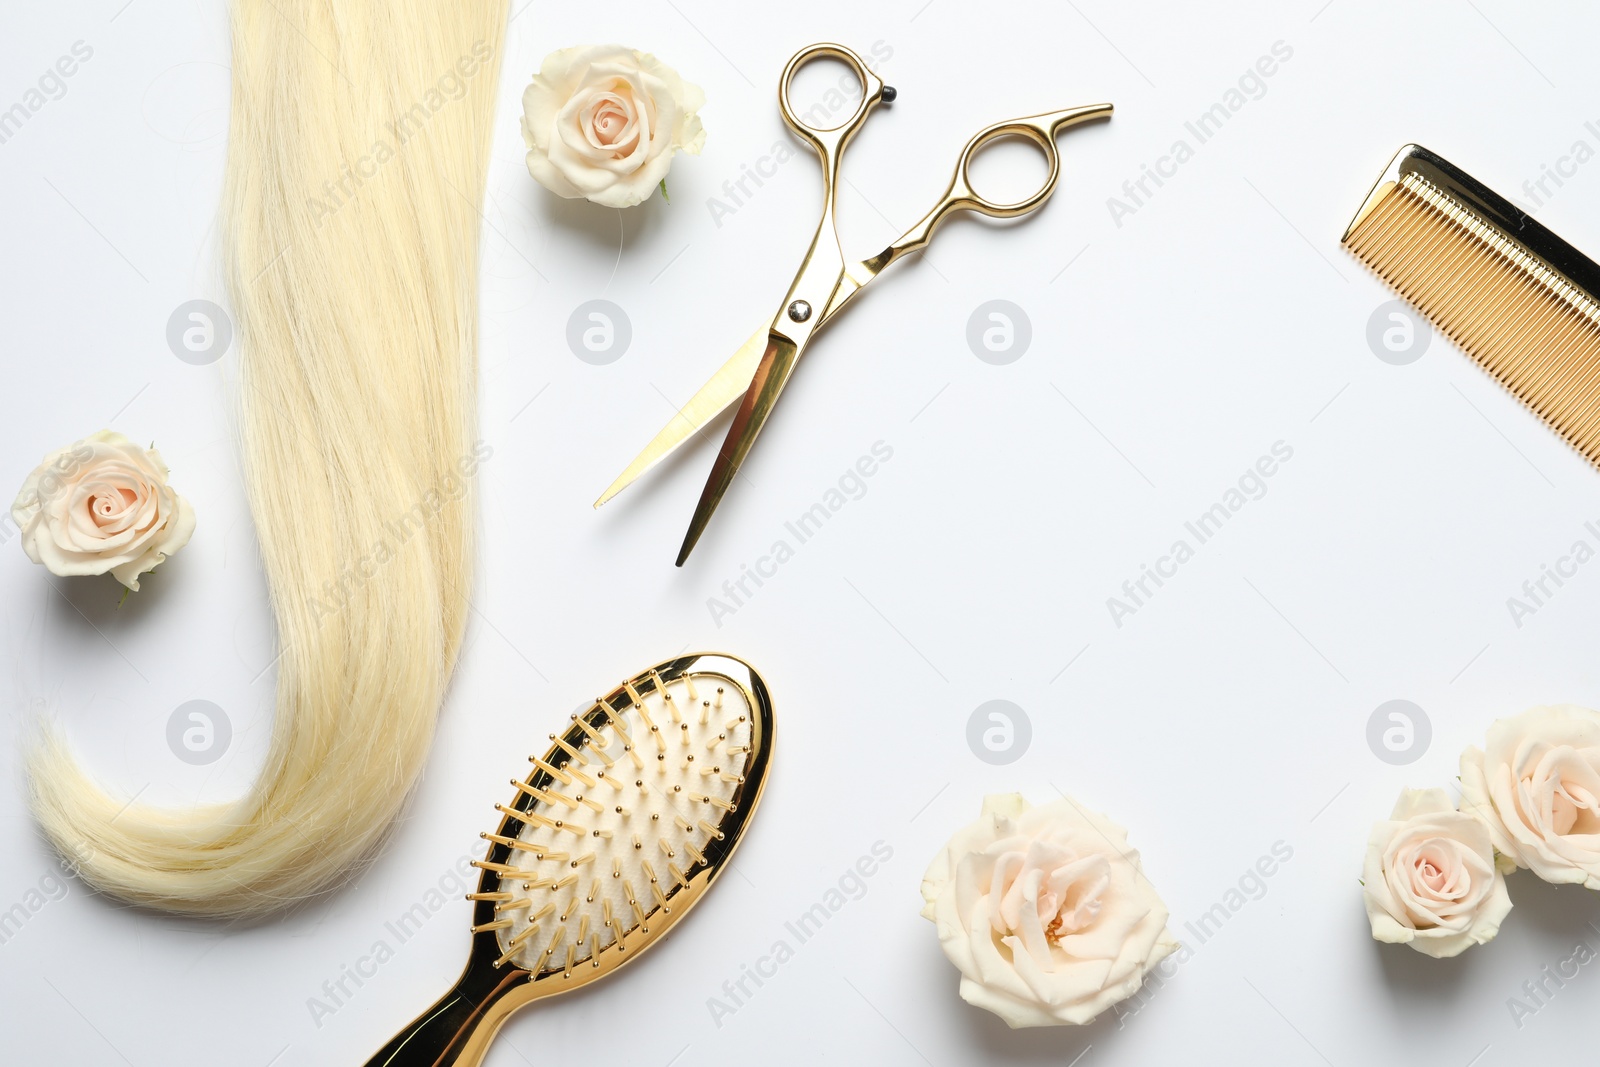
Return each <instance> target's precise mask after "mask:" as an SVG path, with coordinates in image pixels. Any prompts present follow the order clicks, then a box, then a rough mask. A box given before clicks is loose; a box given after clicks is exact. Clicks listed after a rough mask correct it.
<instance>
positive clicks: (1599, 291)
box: [1342, 144, 1600, 466]
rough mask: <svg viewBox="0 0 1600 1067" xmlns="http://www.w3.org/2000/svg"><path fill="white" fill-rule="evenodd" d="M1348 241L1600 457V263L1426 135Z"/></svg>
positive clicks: (1544, 415)
mask: <svg viewBox="0 0 1600 1067" xmlns="http://www.w3.org/2000/svg"><path fill="white" fill-rule="evenodd" d="M1342 243H1343V244H1344V246H1345V247H1346V248H1348V249H1350V251H1352V252H1354V253H1355V255H1356V256H1357V257H1358V258H1360V260H1361V261H1362V262H1363V263H1365V264H1366V265H1367V266H1368V267H1370V268H1372V269H1373V270H1374V271H1375V272H1376V273H1377V274H1378V276H1379V277H1381V278H1382V279H1383V280H1384V281H1386V282H1388V283H1389V284H1390V285H1392V286H1394V288H1395V289H1396V290H1397V291H1398V292H1399V293H1400V295H1401V296H1402V297H1404V298H1405V299H1406V300H1407V301H1408V302H1410V303H1411V304H1413V305H1415V306H1416V307H1417V308H1418V310H1420V311H1421V312H1422V313H1423V314H1424V315H1426V316H1427V317H1428V320H1429V321H1430V322H1432V323H1433V324H1434V326H1436V327H1437V328H1438V329H1439V330H1440V332H1442V333H1443V334H1445V335H1446V336H1447V337H1449V338H1450V339H1451V340H1452V341H1454V342H1455V343H1456V344H1458V345H1460V346H1461V347H1462V348H1463V349H1464V350H1466V352H1467V354H1468V355H1470V356H1471V357H1472V358H1473V359H1475V360H1477V362H1478V363H1479V365H1481V366H1482V367H1483V368H1484V369H1485V370H1487V371H1488V372H1489V373H1490V374H1492V375H1494V377H1495V378H1496V379H1497V380H1498V381H1499V382H1500V383H1501V384H1502V385H1504V386H1505V387H1506V388H1507V389H1509V390H1510V391H1511V392H1512V394H1514V395H1515V396H1516V397H1517V398H1518V399H1519V400H1521V401H1522V402H1523V403H1524V404H1526V405H1528V407H1530V408H1531V409H1533V411H1534V412H1535V413H1536V414H1537V415H1538V416H1539V417H1540V418H1541V419H1543V420H1544V421H1545V422H1546V423H1548V424H1549V425H1550V427H1551V428H1552V429H1554V430H1555V431H1556V432H1557V433H1558V434H1560V435H1561V436H1562V438H1563V439H1564V440H1566V442H1567V443H1568V444H1570V445H1572V447H1574V448H1576V449H1577V450H1578V451H1579V452H1581V453H1583V455H1584V456H1585V457H1587V458H1588V460H1589V462H1590V463H1593V464H1595V465H1596V466H1600V267H1597V266H1596V265H1595V263H1594V261H1593V260H1590V259H1589V258H1588V257H1586V256H1584V255H1583V254H1582V253H1581V252H1579V251H1578V250H1577V249H1575V248H1573V247H1572V246H1571V245H1569V244H1567V243H1566V242H1565V241H1563V240H1562V239H1561V238H1559V237H1557V236H1556V235H1555V234H1553V233H1551V232H1550V231H1549V230H1547V229H1545V228H1544V227H1543V226H1541V225H1539V224H1538V223H1537V222H1535V221H1534V220H1533V219H1531V218H1529V217H1528V215H1527V214H1526V213H1525V212H1523V211H1522V210H1520V209H1519V208H1517V207H1516V205H1514V204H1512V203H1511V202H1510V201H1508V200H1506V199H1505V198H1504V197H1501V196H1499V195H1497V194H1495V193H1494V192H1493V191H1492V190H1490V189H1489V188H1487V187H1486V186H1484V185H1483V184H1482V183H1480V182H1478V181H1476V180H1475V179H1473V178H1472V177H1471V176H1470V175H1468V174H1467V173H1466V172H1464V171H1462V170H1461V169H1460V168H1459V167H1456V166H1454V165H1453V164H1451V163H1449V162H1448V161H1446V160H1444V159H1442V158H1440V157H1439V156H1437V155H1435V154H1434V153H1432V152H1430V151H1428V150H1427V149H1426V148H1423V147H1421V146H1419V145H1414V144H1412V145H1406V146H1405V147H1404V148H1402V149H1401V150H1400V152H1399V154H1398V155H1396V156H1395V157H1394V159H1393V161H1391V162H1390V164H1389V167H1388V169H1387V170H1385V171H1384V173H1383V176H1382V177H1380V178H1379V179H1378V183H1377V184H1376V185H1374V186H1373V187H1372V192H1370V193H1368V194H1367V199H1366V202H1365V203H1363V204H1362V205H1361V210H1360V211H1359V212H1357V213H1356V217H1355V219H1354V220H1353V221H1352V222H1351V223H1350V226H1349V228H1348V229H1347V230H1345V234H1344V238H1343V242H1342Z"/></svg>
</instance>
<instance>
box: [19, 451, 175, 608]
mask: <svg viewBox="0 0 1600 1067" xmlns="http://www.w3.org/2000/svg"><path fill="white" fill-rule="evenodd" d="M11 517H12V519H13V520H15V521H16V524H17V526H18V528H19V529H20V530H21V531H22V548H23V551H25V552H27V553H28V558H29V559H31V560H33V561H34V562H35V563H42V564H44V565H45V567H46V568H48V569H49V571H50V573H51V574H60V575H76V574H104V573H105V572H106V571H110V572H111V574H112V576H113V577H115V578H116V579H117V581H119V582H121V583H122V584H123V585H125V586H127V587H128V588H129V589H138V588H139V575H141V574H143V573H144V572H145V571H148V570H151V569H152V568H154V567H155V565H156V564H158V563H160V562H161V561H162V560H164V559H166V558H167V557H168V556H170V555H172V553H174V552H176V551H178V549H180V548H182V547H183V546H184V545H186V544H188V542H189V535H190V534H192V533H194V508H192V507H190V506H189V502H188V501H187V500H185V499H183V497H181V496H179V495H178V494H177V493H175V492H174V491H173V490H172V487H171V486H169V485H168V484H167V465H166V464H165V463H163V462H161V456H160V454H159V453H157V452H156V451H155V449H153V448H142V447H140V446H139V445H136V444H134V443H133V442H132V441H130V440H128V439H127V438H126V437H124V436H122V434H120V433H113V432H112V431H110V430H101V431H100V432H99V433H97V434H93V435H91V436H89V437H86V438H84V439H83V440H82V441H79V442H77V443H76V444H72V445H68V446H67V447H66V448H62V449H58V450H56V451H55V452H52V453H50V454H49V455H48V456H46V457H45V458H44V462H43V463H41V464H40V465H39V466H38V468H36V469H35V470H34V472H33V473H32V474H30V475H28V480H27V481H26V482H24V483H23V484H22V491H21V492H20V493H18V494H17V500H16V503H14V504H12V505H11Z"/></svg>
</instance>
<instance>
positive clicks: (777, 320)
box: [594, 44, 1111, 567]
mask: <svg viewBox="0 0 1600 1067" xmlns="http://www.w3.org/2000/svg"><path fill="white" fill-rule="evenodd" d="M823 58H828V59H837V60H840V61H842V62H843V63H845V64H846V65H848V66H849V67H851V68H852V69H853V70H854V71H855V75H856V77H857V78H858V79H859V80H860V82H861V89H862V92H861V101H860V103H859V104H858V105H857V106H856V110H855V113H854V114H853V115H851V116H850V118H849V119H847V120H846V121H845V122H844V124H843V125H841V126H836V127H834V128H832V129H819V128H818V127H815V126H812V125H811V124H810V123H808V122H807V121H806V120H805V118H804V116H802V115H801V114H800V113H799V112H798V111H796V110H795V108H794V105H793V103H792V102H791V101H790V99H789V86H790V83H791V82H792V81H793V80H794V76H795V73H796V72H797V71H798V70H799V69H800V68H801V67H803V66H805V65H806V64H807V63H809V62H811V61H813V60H817V59H823ZM894 99H895V90H894V88H893V87H892V86H888V85H885V84H884V83H883V81H882V79H880V78H879V77H878V76H877V75H876V74H874V73H872V71H871V70H869V69H867V64H866V63H865V61H863V60H862V58H861V57H860V56H858V55H856V53H855V52H853V51H851V50H850V49H848V48H846V47H844V46H843V45H837V44H814V45H811V46H810V47H808V48H802V49H801V50H800V51H799V52H796V53H795V54H794V57H793V58H791V59H790V60H789V65H788V66H786V67H784V69H783V77H782V79H781V80H780V81H779V83H778V105H779V107H780V108H781V109H782V110H783V119H784V121H785V122H787V123H788V124H789V128H790V129H792V130H794V132H795V133H797V134H799V135H800V136H801V137H802V138H803V139H804V140H805V141H806V142H807V143H808V144H810V145H811V147H812V148H813V149H815V150H816V152H817V155H819V156H820V157H821V158H822V221H821V222H820V223H819V224H818V225H817V235H816V236H815V237H814V238H812V240H811V248H810V250H809V251H808V252H806V258H805V260H804V262H802V263H801V265H800V273H799V274H797V275H795V279H794V284H792V285H791V286H790V287H789V293H788V295H787V296H785V297H784V298H783V303H782V304H780V305H779V306H778V312H777V314H776V315H774V316H773V318H772V322H771V324H770V325H767V326H763V327H762V328H761V329H759V330H757V331H756V332H755V334H753V335H752V336H751V338H750V339H749V340H748V341H746V342H745V343H744V344H743V345H741V346H740V348H739V350H738V351H737V352H735V353H734V354H733V358H732V359H730V360H728V362H727V363H725V364H723V366H722V369H721V370H719V371H717V373H716V374H715V375H713V376H712V378H711V380H710V381H708V382H706V384H705V385H704V386H702V387H701V388H700V391H699V392H698V393H696V394H695V395H694V396H693V397H692V398H691V399H690V400H689V402H688V403H687V404H686V405H684V407H683V409H682V410H681V411H679V412H678V414H677V415H676V416H675V417H674V418H673V419H672V421H671V422H669V423H667V425H666V426H665V427H664V428H663V429H662V431H661V432H660V433H658V434H657V435H656V437H655V439H654V440H653V441H651V442H650V444H648V445H647V446H645V449H644V451H643V452H640V453H639V455H638V456H637V457H635V459H634V461H633V462H632V463H630V464H628V468H627V469H626V470H624V471H623V472H622V473H621V474H620V475H619V476H618V477H617V480H616V481H614V482H612V483H611V486H610V488H608V489H607V490H606V491H605V492H604V493H602V494H601V495H600V499H599V500H596V501H595V502H594V506H595V507H599V506H600V505H601V504H604V503H605V502H606V501H607V500H610V499H611V498H612V497H614V496H616V495H617V494H618V493H619V492H621V491H622V490H623V489H625V488H627V486H628V485H630V484H631V483H632V482H633V481H634V479H636V478H638V477H639V475H641V474H643V473H644V472H645V471H647V470H649V469H650V468H651V467H654V466H655V465H656V464H657V463H659V462H661V460H662V459H664V458H666V456H667V455H668V454H669V453H671V452H672V451H673V450H674V449H675V448H677V447H678V446H679V445H680V444H682V443H683V442H684V441H686V440H687V439H688V438H689V436H690V435H691V434H694V433H698V432H699V431H700V430H701V428H703V427H704V426H705V425H706V424H707V423H709V422H710V421H711V420H712V419H714V418H716V417H717V415H719V414H720V413H721V412H722V411H723V410H724V409H726V408H727V407H728V405H729V404H732V403H733V402H734V401H735V400H739V399H740V397H741V396H742V397H743V400H742V401H740V403H739V409H738V411H737V412H736V413H735V415H734V417H733V424H732V425H731V426H729V427H728V436H727V439H726V440H725V441H724V442H723V444H722V448H721V449H720V450H719V452H718V453H717V460H716V463H715V464H714V465H713V466H712V468H711V477H710V478H709V479H708V480H707V481H706V487H705V490H704V491H703V492H702V493H701V494H700V503H699V504H698V505H697V506H696V507H695V511H694V518H693V519H692V520H691V521H690V523H689V532H688V534H687V535H685V537H684V539H683V548H682V549H680V550H679V552H678V566H680V567H681V566H683V561H684V560H686V559H688V558H689V553H690V552H691V551H693V550H694V546H695V542H697V541H699V540H700V535H701V534H702V533H703V532H704V531H705V528H706V524H707V523H708V522H710V521H711V513H712V512H714V511H715V510H716V508H717V504H718V503H719V502H720V501H721V500H722V497H723V494H725V493H726V492H727V491H728V486H729V485H730V484H731V483H732V482H733V477H734V475H735V474H736V473H737V472H738V470H739V466H740V464H742V463H743V462H744V460H745V457H746V456H748V455H749V454H750V449H751V447H752V446H753V445H754V444H755V441H756V436H757V435H758V434H760V433H761V428H762V427H763V426H764V425H766V422H767V419H768V418H769V417H770V416H771V415H772V409H773V406H774V405H776V404H777V402H778V396H779V394H781V393H782V392H783V387H784V385H785V384H786V383H787V382H788V381H789V376H790V375H791V374H792V373H794V368H795V364H797V363H798V362H799V361H800V356H801V355H802V354H803V353H804V352H805V350H806V346H807V345H808V344H810V342H811V338H812V335H814V334H815V333H816V332H817V331H818V330H820V329H821V328H822V327H823V325H825V324H826V323H827V322H828V321H830V320H831V319H832V318H833V317H834V316H835V315H837V314H838V313H839V309H840V308H842V307H844V305H845V304H847V303H849V302H850V298H851V297H853V296H855V295H856V294H857V293H858V292H860V291H861V290H862V289H863V288H865V287H866V286H867V285H868V283H870V282H871V281H872V280H873V279H874V278H876V277H877V276H878V275H879V274H880V273H881V272H882V271H883V270H884V269H885V268H886V267H888V266H889V264H891V263H893V262H895V261H896V260H898V259H900V258H901V257H903V256H905V255H908V254H909V253H911V252H915V251H917V250H918V249H921V248H923V247H924V246H925V245H927V243H928V242H929V241H930V240H931V239H932V238H933V231H934V229H935V228H936V227H938V225H939V223H941V222H943V221H944V219H945V218H946V217H947V216H948V215H949V214H950V213H951V212H952V211H976V212H980V213H981V214H984V215H989V216H992V217H994V218H1002V219H1003V218H1013V217H1015V216H1018V215H1026V214H1027V213H1028V212H1030V211H1033V210H1034V209H1035V208H1037V207H1038V206H1039V205H1041V204H1043V203H1044V202H1045V201H1046V200H1048V199H1049V198H1050V194H1051V193H1052V192H1054V191H1055V187H1056V179H1057V178H1058V177H1059V176H1060V174H1061V156H1060V153H1059V152H1058V151H1057V150H1056V142H1055V137H1056V134H1057V133H1059V132H1060V131H1061V130H1063V129H1066V128H1067V127H1069V126H1076V125H1077V124H1079V123H1081V122H1088V121H1089V120H1091V119H1098V118H1105V117H1107V116H1109V115H1110V114H1111V105H1110V104H1090V105H1088V106H1086V107H1074V108H1068V109H1067V110H1065V111H1051V112H1048V113H1046V114H1043V115H1033V116H1030V117H1028V118H1022V119H1013V120H1011V121H1010V122H998V123H996V124H995V125H993V126H989V127H987V128H985V129H982V130H979V131H978V133H977V134H976V135H975V136H974V137H973V138H972V140H970V141H968V142H967V144H966V147H965V148H963V149H962V150H961V156H960V158H959V159H958V160H957V161H956V169H955V174H954V175H953V176H952V177H951V179H950V185H949V187H948V188H947V189H945V191H944V196H943V197H941V198H940V200H939V202H938V203H937V204H935V205H934V206H933V210H931V211H929V212H928V213H927V214H926V215H924V216H923V217H922V220H921V221H920V222H918V223H917V224H916V225H915V226H913V227H911V229H909V230H907V231H906V232H905V233H904V234H903V235H901V236H900V238H899V239H898V240H896V241H895V242H894V243H893V244H891V245H890V246H889V247H888V248H885V249H884V250H883V251H882V252H879V253H878V254H877V255H875V256H873V257H872V258H871V259H866V260H862V261H861V262H859V263H850V262H847V261H846V260H845V258H844V252H843V250H842V249H841V247H840V245H839V234H838V230H837V228H836V225H835V220H834V203H833V201H834V195H835V192H836V191H837V183H838V179H839V162H840V160H841V159H842V158H843V156H844V150H845V147H846V146H847V145H848V144H849V143H850V139H851V138H852V137H854V136H855V134H856V131H858V130H860V129H861V126H862V124H863V123H865V122H866V120H867V115H868V114H869V113H870V112H871V111H872V109H873V108H874V107H876V106H878V105H879V104H888V103H892V102H893V101H894ZM1000 137H1023V138H1026V139H1027V140H1029V141H1032V142H1033V143H1034V144H1036V145H1038V146H1039V148H1040V149H1041V150H1043V152H1044V155H1045V160H1046V161H1047V162H1048V164H1049V167H1050V172H1049V174H1048V175H1046V177H1045V180H1044V184H1043V185H1042V186H1040V188H1039V190H1038V192H1036V193H1034V194H1033V195H1032V196H1030V197H1027V198H1026V199H1023V200H1018V201H1017V202H1016V203H1013V204H997V203H995V202H993V201H992V200H988V199H985V198H984V197H982V196H980V195H979V194H978V193H977V192H976V191H975V190H974V189H973V188H972V183H971V180H970V176H969V173H968V170H969V168H970V167H971V165H972V157H973V156H974V155H975V154H976V153H977V152H978V150H979V149H981V148H982V147H983V146H984V145H986V144H988V143H989V142H990V141H993V140H995V139H996V138H1000Z"/></svg>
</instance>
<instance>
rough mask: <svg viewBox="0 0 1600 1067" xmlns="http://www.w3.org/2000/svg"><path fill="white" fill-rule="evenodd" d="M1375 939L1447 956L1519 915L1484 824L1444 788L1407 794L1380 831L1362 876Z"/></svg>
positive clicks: (1372, 842) (1483, 940)
mask: <svg viewBox="0 0 1600 1067" xmlns="http://www.w3.org/2000/svg"><path fill="white" fill-rule="evenodd" d="M1362 884H1363V886H1364V890H1363V895H1364V896H1365V898H1366V903H1367V920H1368V921H1369V922H1371V924H1372V936H1373V937H1374V938H1376V939H1377V940H1379V941H1387V942H1389V943H1391V944H1405V945H1410V946H1411V947H1412V948H1414V949H1416V950H1417V951H1418V952H1422V953H1425V954H1426V955H1429V956H1433V957H1435V958H1439V959H1442V958H1444V957H1446V956H1456V955H1459V954H1461V953H1462V952H1463V951H1465V950H1466V949H1468V948H1471V947H1472V946H1473V945H1482V944H1486V943H1487V942H1489V941H1491V940H1493V939H1494V935H1495V934H1497V933H1499V932H1500V923H1501V921H1503V920H1504V919H1505V917H1506V913H1507V912H1509V911H1510V910H1511V898H1510V897H1509V896H1508V895H1507V894H1506V880H1505V876H1504V875H1503V874H1501V873H1500V870H1499V869H1498V868H1497V867H1496V866H1495V861H1494V845H1493V843H1492V842H1491V841H1490V839H1489V828H1488V827H1487V826H1485V825H1484V823H1483V820H1481V819H1479V818H1477V817H1476V816H1474V815H1470V814H1468V813H1466V812H1461V811H1457V810H1456V809H1455V805H1454V804H1452V803H1450V797H1449V795H1448V794H1446V793H1445V791H1444V790H1443V789H1407V790H1406V791H1405V792H1403V793H1401V794H1400V799H1399V800H1398V801H1396V802H1395V806H1394V814H1393V815H1391V816H1389V821H1388V822H1380V823H1377V824H1376V825H1374V826H1373V828H1372V837H1371V838H1370V839H1369V840H1368V842H1367V862H1366V868H1365V871H1364V872H1363V875H1362Z"/></svg>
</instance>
